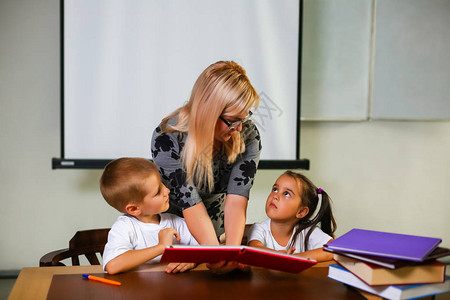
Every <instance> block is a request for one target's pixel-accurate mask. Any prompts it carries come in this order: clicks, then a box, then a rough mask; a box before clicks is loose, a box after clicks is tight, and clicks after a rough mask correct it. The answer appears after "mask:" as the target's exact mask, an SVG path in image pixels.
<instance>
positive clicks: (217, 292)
mask: <svg viewBox="0 0 450 300" xmlns="http://www.w3.org/2000/svg"><path fill="white" fill-rule="evenodd" d="M164 268H165V264H158V265H146V266H143V267H141V268H140V269H138V270H136V271H133V272H127V273H123V274H118V275H108V274H103V272H102V268H101V266H78V267H40V268H24V269H22V271H21V272H20V274H19V277H18V278H17V281H16V283H15V285H14V287H13V289H12V291H11V294H10V296H9V299H10V300H14V299H46V298H47V296H48V297H49V298H48V299H64V300H69V299H102V298H103V299H132V298H134V299H136V298H149V299H150V298H151V299H177V300H180V299H227V300H238V299H246V300H251V299H258V300H259V299H273V298H279V297H280V299H292V298H293V297H295V298H297V299H364V297H363V296H362V295H361V294H360V293H358V292H356V291H354V290H352V289H349V288H347V287H346V286H344V285H343V284H341V283H339V282H337V281H334V280H332V279H329V278H327V274H328V267H327V264H318V266H315V267H312V268H310V269H307V270H305V271H303V272H301V273H299V274H290V273H284V272H277V271H270V270H266V269H259V268H252V270H251V271H249V272H233V273H230V274H224V275H215V274H212V273H211V272H210V271H209V270H207V269H206V267H205V266H204V265H200V266H199V267H197V268H196V269H195V270H191V271H190V272H187V273H182V274H166V273H164ZM79 274H95V275H98V276H104V277H107V278H111V279H114V280H117V281H120V282H122V286H112V285H107V284H103V283H99V282H94V281H89V280H86V279H83V278H82V277H81V276H80V275H79Z"/></svg>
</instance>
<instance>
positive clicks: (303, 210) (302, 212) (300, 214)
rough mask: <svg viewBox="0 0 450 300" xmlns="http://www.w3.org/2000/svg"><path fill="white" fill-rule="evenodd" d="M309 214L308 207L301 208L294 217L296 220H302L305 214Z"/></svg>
mask: <svg viewBox="0 0 450 300" xmlns="http://www.w3.org/2000/svg"><path fill="white" fill-rule="evenodd" d="M308 213H309V207H307V206H302V207H301V208H300V209H299V210H298V212H297V214H296V215H295V216H296V217H297V219H303V218H304V217H305V216H306V215H307V214H308Z"/></svg>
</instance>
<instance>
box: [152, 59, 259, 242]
mask: <svg viewBox="0 0 450 300" xmlns="http://www.w3.org/2000/svg"><path fill="white" fill-rule="evenodd" d="M258 104H259V96H258V94H257V93H256V91H255V89H254V88H253V86H252V85H251V83H250V81H249V79H248V78H247V76H246V73H245V70H244V69H243V68H242V67H241V66H239V65H238V64H237V63H235V62H232V61H219V62H217V63H214V64H212V65H210V66H209V67H208V68H206V69H205V70H204V71H203V72H202V73H201V74H200V76H199V78H198V79H197V81H196V82H195V84H194V87H193V89H192V93H191V97H190V99H189V101H188V102H187V103H186V104H185V105H184V106H182V107H180V108H179V109H177V110H176V111H174V112H173V113H172V114H170V115H169V116H167V117H166V118H164V119H163V120H162V122H161V124H160V125H159V126H158V127H157V128H156V129H155V131H154V133H153V137H152V144H151V147H152V156H153V161H154V162H155V163H156V165H157V166H158V168H159V172H160V174H161V179H162V181H163V183H164V184H165V185H166V186H167V187H168V188H169V189H170V209H169V212H172V213H175V214H178V215H180V216H183V217H184V218H185V220H186V223H187V225H188V228H189V230H190V231H191V233H192V235H193V236H194V237H195V238H196V239H197V241H198V242H199V243H200V244H201V245H217V244H218V243H219V242H218V237H219V236H220V235H221V234H222V233H223V232H225V233H226V244H227V245H239V244H240V243H241V240H242V236H243V232H244V227H245V222H246V210H247V200H248V197H249V192H250V188H251V187H252V185H253V180H254V176H255V173H256V168H257V166H258V162H259V156H260V152H261V141H260V135H259V132H258V130H257V128H256V126H255V124H254V123H253V122H252V120H251V118H250V117H251V115H252V110H254V109H256V108H257V106H258Z"/></svg>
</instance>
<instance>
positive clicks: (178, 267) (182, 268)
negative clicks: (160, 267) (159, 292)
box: [166, 263, 197, 273]
mask: <svg viewBox="0 0 450 300" xmlns="http://www.w3.org/2000/svg"><path fill="white" fill-rule="evenodd" d="M196 266H197V264H196V263H170V264H168V265H167V267H166V273H183V272H186V271H188V270H190V269H193V268H195V267H196Z"/></svg>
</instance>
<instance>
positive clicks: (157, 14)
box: [53, 0, 309, 168]
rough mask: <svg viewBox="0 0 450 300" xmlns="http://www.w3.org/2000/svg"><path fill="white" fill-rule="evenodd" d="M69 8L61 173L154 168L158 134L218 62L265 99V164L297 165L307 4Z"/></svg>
mask: <svg viewBox="0 0 450 300" xmlns="http://www.w3.org/2000/svg"><path fill="white" fill-rule="evenodd" d="M61 5H62V9H61V13H62V97H61V98H62V112H61V113H62V118H61V119H62V126H61V127H62V129H61V135H62V146H61V159H54V165H53V167H54V168H58V167H75V168H76V167H83V166H84V167H92V168H95V167H96V166H97V167H103V166H104V164H105V163H106V162H107V161H109V160H111V159H115V158H118V157H123V156H133V157H134V156H138V157H145V158H150V159H151V151H150V139H151V135H152V132H153V130H154V129H155V128H156V126H157V125H158V124H159V123H160V121H161V120H162V119H163V118H164V117H165V116H167V115H168V114H169V113H171V112H172V111H174V110H175V109H177V108H178V107H180V106H182V105H183V104H184V103H186V102H187V101H188V100H189V96H190V92H191V89H192V86H193V85H194V82H195V80H196V79H197V77H198V76H199V75H200V73H201V72H202V71H203V70H204V69H205V68H206V67H207V66H209V65H210V64H212V63H214V62H216V61H219V60H233V61H235V62H237V63H239V64H240V65H241V66H243V67H244V69H245V70H246V71H247V76H248V77H249V78H250V81H251V82H252V84H253V86H254V87H255V89H256V91H257V92H258V93H259V95H260V98H261V101H260V106H259V108H258V110H257V111H256V113H255V114H254V116H253V121H254V122H255V123H256V125H257V127H258V129H259V131H260V134H261V140H262V145H263V149H262V152H261V160H262V161H273V163H275V164H276V162H277V161H291V162H293V163H294V165H293V167H295V163H296V162H297V165H298V161H300V159H299V126H300V123H299V122H300V121H299V120H300V117H299V115H300V109H299V107H300V99H299V97H300V96H299V95H300V91H299V89H300V84H299V82H300V71H299V69H300V65H301V64H300V57H301V14H302V9H301V8H302V2H301V1H294V0H227V1H220V0H213V1H211V0H188V1H186V0H133V1H130V0H61ZM82 161H83V162H84V163H82V164H80V162H82ZM96 161H99V162H100V163H96ZM262 163H263V162H262ZM308 163H309V162H308ZM263 164H264V163H263ZM272 165H273V164H272ZM260 166H261V164H260Z"/></svg>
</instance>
